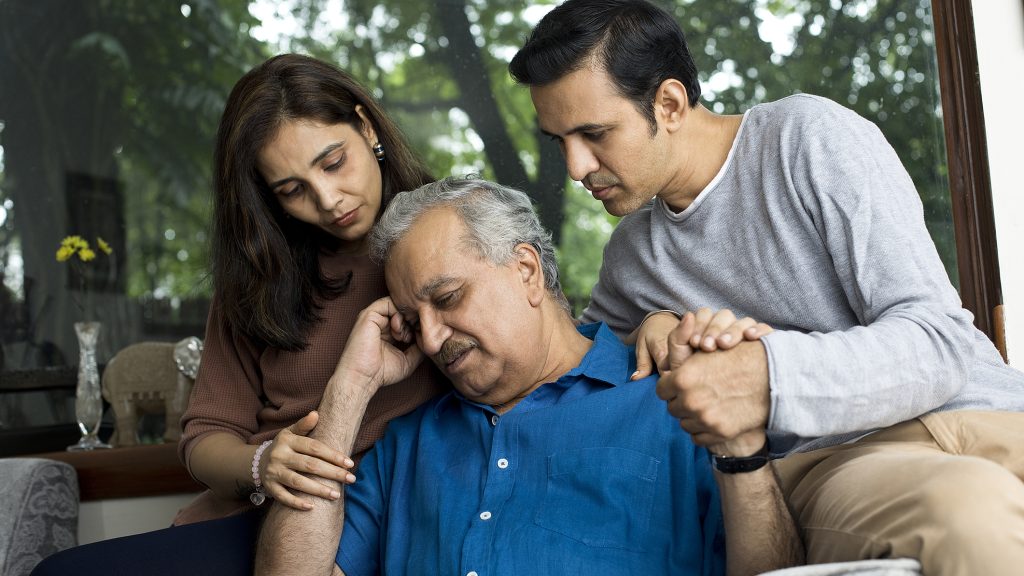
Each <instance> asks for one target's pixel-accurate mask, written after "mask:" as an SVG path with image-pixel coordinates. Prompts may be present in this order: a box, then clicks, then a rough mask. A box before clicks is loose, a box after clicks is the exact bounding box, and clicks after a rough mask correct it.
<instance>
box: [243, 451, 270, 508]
mask: <svg viewBox="0 0 1024 576" xmlns="http://www.w3.org/2000/svg"><path fill="white" fill-rule="evenodd" d="M273 442H274V441H273V440H267V441H266V442H264V443H263V444H260V447H259V448H257V449H256V453H255V454H253V456H252V482H253V484H255V485H256V491H255V492H253V493H252V494H249V501H250V502H252V503H253V504H255V505H256V506H259V505H260V504H263V503H264V502H265V501H266V500H267V494H266V492H264V491H263V481H262V480H260V456H263V451H264V450H266V449H267V446H270V445H271V444H272V443H273Z"/></svg>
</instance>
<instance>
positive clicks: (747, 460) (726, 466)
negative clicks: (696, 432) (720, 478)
mask: <svg viewBox="0 0 1024 576" xmlns="http://www.w3.org/2000/svg"><path fill="white" fill-rule="evenodd" d="M713 460H714V465H715V470H718V471H719V472H721V473H723V474H743V473H745V472H753V471H754V470H757V469H759V468H763V467H764V465H765V464H767V463H768V460H769V458H768V440H765V442H764V446H762V447H761V449H760V450H758V451H757V452H755V453H754V454H751V455H750V456H740V457H732V456H718V455H716V456H714V458H713Z"/></svg>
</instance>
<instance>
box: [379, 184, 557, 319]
mask: <svg viewBox="0 0 1024 576" xmlns="http://www.w3.org/2000/svg"><path fill="white" fill-rule="evenodd" d="M434 208H451V209H453V210H455V212H456V213H457V214H458V215H459V217H460V218H462V222H463V224H465V226H466V230H467V238H466V240H467V241H468V243H469V245H470V246H472V247H473V249H474V250H476V252H477V254H479V255H480V257H481V258H484V259H486V260H488V261H489V262H491V263H492V264H494V265H496V266H501V265H504V264H508V263H509V262H511V261H512V259H514V258H515V256H516V253H515V247H516V246H517V245H518V244H524V243H525V244H529V245H531V246H533V248H534V249H535V250H537V253H538V254H540V262H541V270H542V271H543V273H544V284H545V287H546V288H547V289H548V292H550V293H551V295H552V296H553V297H554V298H555V301H556V302H557V303H558V304H559V305H560V306H561V307H562V308H563V309H564V310H565V311H566V312H567V313H569V314H570V315H571V311H570V308H569V302H568V301H567V300H566V299H565V295H564V294H562V286H561V284H560V283H559V281H558V262H557V261H556V259H555V249H554V246H553V245H552V244H551V234H549V233H548V231H547V230H545V229H544V227H543V226H541V224H540V220H539V219H538V218H537V214H536V213H535V212H534V211H533V203H532V202H530V197H529V196H527V195H526V194H524V193H522V192H520V191H519V190H515V189H513V188H509V187H507V186H502V185H500V184H495V183H494V182H488V181H487V180H479V179H475V178H469V177H467V178H444V179H442V180H439V181H437V182H433V183H430V184H426V185H424V186H421V187H419V188H417V189H415V190H413V191H411V192H403V193H401V194H397V195H396V196H395V197H394V198H393V199H392V200H391V202H390V203H389V204H388V207H387V209H386V210H385V211H384V213H383V214H382V215H381V217H380V220H378V221H377V224H376V225H375V226H374V228H373V230H372V231H371V232H370V237H369V250H370V258H372V259H373V260H374V261H375V262H377V263H378V264H381V265H383V264H385V263H387V261H388V256H389V252H390V251H391V249H392V248H393V247H394V245H395V244H396V243H398V241H399V240H401V239H402V238H403V237H404V235H405V233H406V232H407V231H408V230H409V228H411V227H412V225H413V223H414V222H416V219H417V218H419V217H420V216H421V215H423V214H424V213H426V212H428V211H430V210H432V209H434Z"/></svg>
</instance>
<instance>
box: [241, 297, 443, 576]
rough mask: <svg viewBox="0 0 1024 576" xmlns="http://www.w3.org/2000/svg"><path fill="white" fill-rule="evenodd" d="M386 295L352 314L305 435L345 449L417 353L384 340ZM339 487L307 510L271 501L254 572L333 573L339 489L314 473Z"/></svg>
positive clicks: (340, 514) (388, 311)
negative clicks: (373, 403)
mask: <svg viewBox="0 0 1024 576" xmlns="http://www.w3.org/2000/svg"><path fill="white" fill-rule="evenodd" d="M392 314H394V306H393V304H392V303H391V299H390V298H383V299H381V300H378V301H376V302H374V303H373V304H371V305H370V306H368V307H367V308H366V309H365V310H363V311H362V312H361V313H360V315H359V318H358V319H357V320H356V323H355V326H354V327H353V328H352V333H351V335H350V336H349V340H348V343H347V344H346V345H345V351H344V352H343V353H342V356H341V359H340V360H339V361H338V367H337V369H336V370H335V372H334V375H332V376H331V379H330V381H329V382H328V384H327V388H326V390H325V391H324V396H323V399H322V400H321V402H320V408H319V415H320V416H319V417H320V419H319V422H318V423H317V425H316V428H314V429H313V432H312V433H311V434H310V437H313V438H316V439H317V440H320V441H322V442H324V443H325V444H327V445H328V446H330V447H332V448H334V449H336V450H340V451H342V452H344V453H346V454H350V453H351V451H352V447H353V446H354V444H355V439H356V434H357V433H358V431H359V424H360V422H361V421H362V419H363V413H364V412H365V411H366V406H367V404H368V403H369V402H370V398H372V397H373V395H374V394H375V393H376V392H377V390H378V389H379V388H380V387H382V386H386V385H388V384H393V383H395V382H398V381H400V380H402V379H404V378H406V377H408V376H409V375H410V374H411V373H412V371H413V370H414V369H415V368H416V366H418V365H419V363H420V361H422V359H423V354H422V352H421V351H420V350H419V349H418V348H417V347H416V346H415V345H413V346H410V347H408V348H407V349H406V350H404V351H402V350H398V349H397V348H395V347H394V346H392V345H391V344H390V343H389V342H390V328H389V324H388V323H389V320H390V318H391V316H392ZM316 480H317V481H320V482H324V483H327V484H329V485H331V487H332V488H333V489H335V490H338V491H339V492H342V497H341V498H339V499H338V500H334V501H331V500H326V499H322V498H312V501H313V508H312V509H311V510H295V509H293V508H287V507H285V506H281V505H278V504H277V503H274V505H273V507H272V508H271V510H270V512H269V514H268V515H267V518H266V520H265V521H264V523H263V528H262V530H261V532H260V537H259V540H258V542H257V549H256V574H274V575H278V574H302V575H306V574H323V575H327V574H332V573H334V574H339V573H341V571H340V570H339V569H338V567H337V565H336V564H335V561H334V559H335V556H336V554H337V551H338V542H339V541H340V539H341V530H342V527H343V526H344V522H345V514H344V512H345V510H344V502H345V498H344V491H343V489H342V486H341V485H340V484H339V483H337V482H334V481H330V480H325V479H323V478H316Z"/></svg>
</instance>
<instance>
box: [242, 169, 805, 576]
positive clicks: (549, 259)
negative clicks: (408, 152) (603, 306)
mask: <svg viewBox="0 0 1024 576" xmlns="http://www.w3.org/2000/svg"><path fill="white" fill-rule="evenodd" d="M371 252H372V254H374V255H375V257H376V259H378V260H380V261H382V262H383V263H384V266H385V277H386V279H387V283H388V288H389V290H390V293H391V297H390V298H385V299H383V300H380V301H378V302H376V303H374V304H373V305H371V306H370V307H368V308H367V309H366V310H364V311H363V313H362V314H361V316H360V317H359V320H358V322H357V324H356V327H355V328H354V330H353V332H352V335H351V337H350V339H349V342H348V346H347V347H346V350H345V352H344V354H343V356H342V358H341V359H340V361H339V364H338V368H337V371H336V372H335V375H334V377H333V378H332V379H331V382H330V383H329V385H328V390H327V394H326V395H325V397H324V401H323V403H322V405H321V409H320V422H319V424H318V425H317V428H316V430H315V431H314V433H315V435H316V436H317V437H318V438H319V439H322V440H324V441H326V442H330V443H332V444H334V445H335V447H337V448H338V449H339V450H342V451H346V450H348V449H349V448H350V447H351V443H352V438H353V434H354V432H355V429H356V428H357V424H358V423H359V418H360V416H361V414H362V411H363V409H364V408H365V406H366V403H367V401H368V399H369V398H370V397H371V396H372V395H373V393H374V392H375V391H376V390H377V389H378V388H379V387H380V386H384V385H387V384H389V383H391V382H395V381H398V380H400V379H401V378H402V377H404V376H405V375H406V374H408V373H409V372H410V371H411V370H412V369H413V368H414V367H415V366H416V365H417V364H418V362H419V361H420V360H421V359H422V355H423V354H426V355H429V356H430V358H431V359H432V360H433V361H434V362H435V363H436V364H437V366H438V367H439V368H440V369H441V371H442V372H444V374H445V375H446V376H447V377H448V378H449V379H451V381H452V383H453V385H454V388H455V392H452V393H450V394H448V395H444V396H442V397H440V398H438V399H436V400H434V401H431V402H430V403H428V404H427V405H425V406H423V407H422V408H421V409H419V410H418V411H416V412H414V413H413V414H410V415H409V416H406V417H404V418H401V419H399V420H396V421H394V422H393V423H392V425H391V426H390V427H389V430H388V433H387V434H386V436H385V438H384V439H383V440H382V441H381V442H380V443H378V445H377V446H375V448H374V449H373V451H371V452H370V453H369V454H368V455H367V456H366V458H365V459H364V460H363V461H362V463H361V465H360V469H359V478H358V480H357V481H356V482H355V484H353V485H351V486H349V487H348V488H347V489H346V492H345V497H344V509H342V507H341V504H340V503H339V502H329V501H325V500H323V501H317V502H316V505H315V508H314V510H312V511H311V512H304V511H296V510H293V509H289V508H286V507H281V506H275V508H274V509H273V510H272V511H271V513H270V515H269V517H268V519H267V521H266V524H265V526H264V533H263V535H262V536H261V539H260V545H259V552H258V556H257V565H258V570H257V571H258V572H261V573H273V574H278V573H296V574H315V573H321V574H327V573H329V572H330V571H331V568H332V566H331V564H332V560H335V561H336V566H335V571H336V572H337V571H343V572H344V573H346V574H350V575H354V574H375V573H378V572H383V573H387V574H468V575H477V574H480V575H489V574H516V575H524V574H566V573H574V574H575V573H586V574H633V573H637V574H639V573H644V574H668V573H671V574H719V573H722V572H723V570H724V568H725V567H728V571H729V572H730V573H732V574H749V573H757V572H761V571H764V570H768V569H772V568H776V567H780V566H786V565H790V564H793V563H796V562H799V560H800V556H801V548H800V544H799V541H798V539H797V538H796V537H795V528H794V526H793V525H792V521H791V519H790V518H789V515H788V511H787V510H786V509H785V506H784V504H783V503H782V498H781V494H780V493H779V490H778V487H777V484H776V482H775V479H774V476H773V474H772V472H771V467H770V466H764V464H765V461H766V457H765V456H764V455H761V456H758V457H755V458H749V459H748V458H730V457H729V456H731V455H735V454H743V455H747V454H748V453H751V452H754V451H756V450H757V449H758V448H761V447H762V446H763V445H764V442H765V437H764V434H763V432H756V431H755V432H754V433H751V434H747V435H743V436H741V437H739V438H737V439H735V440H733V441H731V442H728V443H724V444H721V445H719V446H716V447H715V449H716V451H717V453H719V454H720V456H719V457H717V458H716V459H715V460H714V466H715V468H716V469H717V470H718V472H715V473H714V474H713V473H712V460H711V458H710V457H709V454H708V452H707V451H705V450H704V449H703V448H700V447H697V446H695V445H694V444H693V443H692V442H691V440H690V438H689V436H688V435H687V434H686V433H685V432H683V431H682V430H681V429H680V428H679V426H678V423H677V422H676V421H675V419H674V418H672V417H671V416H670V415H668V414H667V412H666V410H665V405H664V403H662V402H661V401H660V400H658V399H657V397H656V395H655V393H654V386H655V380H654V379H653V378H647V379H644V380H641V381H636V382H631V381H630V380H629V377H630V375H631V374H632V373H633V371H634V370H635V366H632V365H631V364H632V363H633V362H632V354H631V353H630V351H629V349H628V348H627V347H626V346H624V345H623V344H622V343H621V342H620V341H619V340H618V339H617V338H616V337H615V336H614V335H613V334H612V333H611V332H610V331H609V330H608V329H607V328H605V327H604V326H603V325H600V324H592V325H588V326H582V327H580V328H579V329H577V327H576V325H575V322H574V320H573V319H572V317H571V316H570V315H569V312H568V310H567V306H566V302H565V300H564V297H563V296H562V295H561V291H560V288H559V284H558V276H557V268H556V265H555V260H554V252H553V249H552V246H551V243H550V238H549V236H548V234H546V233H545V231H544V230H543V229H542V228H541V226H540V224H539V222H538V220H537V217H536V215H535V214H534V212H533V207H532V206H531V204H530V202H529V200H528V198H527V197H526V196H525V195H524V194H522V193H521V192H517V191H515V190H510V189H507V188H503V187H501V186H498V185H496V184H492V183H488V182H485V181H478V180H444V181H441V182H438V183H435V184H430V185H427V186H424V187H423V188H420V189H418V190H415V191H413V192H408V193H403V194H400V195H398V196H397V197H396V198H395V199H394V200H393V201H392V202H391V204H390V206H389V207H388V209H387V211H386V212H385V213H384V215H383V216H382V217H381V220H380V222H379V223H378V224H377V227H376V229H375V231H374V233H373V235H372V237H371ZM413 335H414V339H415V344H413V345H410V346H408V347H405V348H404V350H403V349H402V346H401V345H397V346H396V344H399V341H401V340H410V339H411V336H413ZM719 495H720V499H719ZM719 501H720V502H721V506H719ZM325 534H331V535H333V536H334V537H333V538H330V537H328V538H325V537H324V535H325ZM339 535H340V545H339V538H338V536H339ZM723 535H727V536H728V544H727V545H726V546H725V551H724V552H723V549H722V545H723V542H722V539H723Z"/></svg>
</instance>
